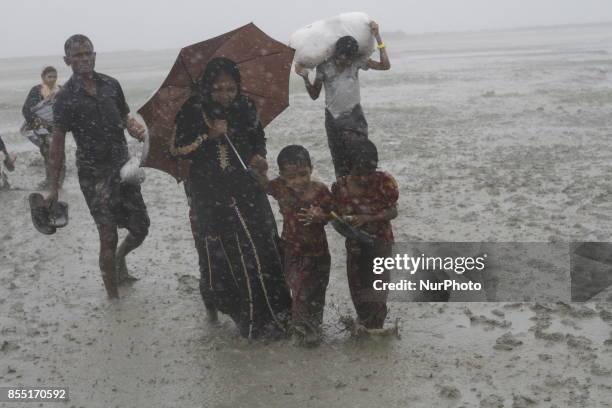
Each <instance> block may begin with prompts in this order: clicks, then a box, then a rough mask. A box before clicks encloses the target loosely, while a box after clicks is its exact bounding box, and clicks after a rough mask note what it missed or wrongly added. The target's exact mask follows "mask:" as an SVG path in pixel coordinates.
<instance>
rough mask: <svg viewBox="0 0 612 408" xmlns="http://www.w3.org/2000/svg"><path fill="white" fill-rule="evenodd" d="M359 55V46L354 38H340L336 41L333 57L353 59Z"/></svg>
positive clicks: (348, 36)
mask: <svg viewBox="0 0 612 408" xmlns="http://www.w3.org/2000/svg"><path fill="white" fill-rule="evenodd" d="M358 54H359V44H358V43H357V40H356V39H355V37H352V36H350V35H347V36H344V37H341V38H340V39H339V40H338V41H336V51H335V55H338V56H339V55H342V56H344V57H346V58H355V57H356V56H357V55H358Z"/></svg>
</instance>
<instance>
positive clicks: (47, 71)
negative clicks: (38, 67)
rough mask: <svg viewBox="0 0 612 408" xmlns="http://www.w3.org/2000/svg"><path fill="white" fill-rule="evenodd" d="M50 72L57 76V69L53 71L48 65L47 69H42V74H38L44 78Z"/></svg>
mask: <svg viewBox="0 0 612 408" xmlns="http://www.w3.org/2000/svg"><path fill="white" fill-rule="evenodd" d="M52 72H53V73H55V74H57V69H55V67H52V66H50V65H49V66H48V67H44V68H43V70H42V72H41V73H40V76H41V77H42V78H44V77H45V76H46V75H47V74H50V73H52Z"/></svg>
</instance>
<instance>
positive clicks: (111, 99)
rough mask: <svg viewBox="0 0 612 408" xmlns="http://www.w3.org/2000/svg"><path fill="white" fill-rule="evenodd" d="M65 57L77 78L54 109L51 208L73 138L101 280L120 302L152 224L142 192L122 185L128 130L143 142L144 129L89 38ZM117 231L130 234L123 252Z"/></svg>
mask: <svg viewBox="0 0 612 408" xmlns="http://www.w3.org/2000/svg"><path fill="white" fill-rule="evenodd" d="M64 52H65V56H64V61H65V62H66V65H68V66H70V67H71V68H72V76H71V77H70V80H68V82H67V83H66V84H65V85H64V87H63V88H62V90H61V91H60V92H59V93H58V95H57V99H56V101H55V105H54V106H53V116H54V120H55V127H54V128H53V137H52V142H51V149H50V161H51V169H52V171H51V180H52V182H51V192H50V193H49V196H48V197H47V202H48V203H49V204H51V203H52V202H55V201H57V199H58V190H59V180H60V170H61V164H62V157H64V148H65V146H64V145H65V137H66V133H67V132H72V135H73V137H74V140H75V142H76V145H77V151H76V165H77V170H78V176H79V184H80V186H81V191H82V192H83V195H84V196H85V201H86V202H87V206H88V207H89V211H90V213H91V215H92V217H93V219H94V221H95V222H96V225H97V227H98V232H99V234H100V269H101V270H102V279H103V280H104V286H105V288H106V292H107V293H108V296H109V297H110V298H117V297H118V295H119V294H118V290H117V287H118V285H120V284H122V283H126V282H129V281H133V280H135V278H133V277H131V276H130V275H129V274H128V270H127V266H126V263H125V256H126V255H127V254H128V253H130V252H131V251H133V250H134V249H136V248H138V247H139V246H140V244H142V242H143V241H144V239H145V237H146V236H147V234H148V231H149V223H150V221H149V216H148V214H147V208H146V206H145V203H144V201H143V199H142V195H141V193H140V186H137V185H136V186H135V185H129V184H121V179H120V176H119V170H120V169H121V167H122V166H123V164H125V163H126V162H127V161H128V159H129V155H128V149H127V142H126V139H125V134H124V129H127V131H128V132H129V134H130V135H131V136H132V137H134V138H135V139H137V140H139V141H143V140H144V134H145V129H144V127H143V126H142V125H140V124H139V123H138V122H137V121H136V120H135V119H134V118H132V117H131V116H130V115H129V108H128V105H127V103H126V101H125V96H124V95H123V90H122V89H121V85H119V82H117V80H116V79H114V78H111V77H109V76H107V75H103V74H100V73H98V72H96V71H95V70H94V67H95V62H96V53H95V52H94V47H93V43H92V42H91V41H90V40H89V38H87V37H86V36H84V35H81V34H76V35H73V36H72V37H70V38H68V40H66V43H65V44H64ZM117 228H127V230H128V231H129V234H128V235H127V237H126V238H125V240H124V241H123V242H122V243H121V245H120V246H119V248H118V249H117V241H118V236H117Z"/></svg>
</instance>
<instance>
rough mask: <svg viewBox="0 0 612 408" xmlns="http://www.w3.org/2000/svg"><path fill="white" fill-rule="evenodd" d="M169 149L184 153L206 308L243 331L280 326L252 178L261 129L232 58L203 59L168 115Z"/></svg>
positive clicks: (284, 298)
mask: <svg viewBox="0 0 612 408" xmlns="http://www.w3.org/2000/svg"><path fill="white" fill-rule="evenodd" d="M170 153H171V155H172V156H174V157H176V158H186V159H189V160H190V161H191V165H190V170H189V177H188V179H187V181H186V191H187V192H188V195H189V198H190V203H191V204H190V205H191V207H192V211H193V213H194V215H195V217H194V219H195V231H194V235H195V236H197V238H196V246H197V247H198V255H199V258H200V273H201V280H200V291H201V293H202V297H203V299H204V300H205V303H206V306H207V308H208V309H209V310H214V309H217V310H219V311H221V312H223V313H226V314H228V315H229V316H230V317H231V318H232V319H233V320H234V322H235V323H236V325H237V326H238V328H239V329H240V333H241V334H242V335H243V336H244V337H248V338H255V337H258V336H262V335H276V334H282V333H283V332H284V331H285V328H286V323H287V320H288V318H289V311H290V308H291V298H290V294H289V290H288V288H287V286H286V283H285V281H284V278H283V275H282V271H281V261H280V254H279V252H278V248H277V245H276V244H277V240H278V233H277V231H276V224H275V221H274V216H273V214H272V211H271V208H270V204H269V202H268V199H267V196H266V194H265V192H264V191H263V190H262V189H261V187H259V184H258V183H257V180H256V172H258V171H259V172H261V171H265V169H266V168H267V163H266V160H265V155H266V142H265V136H264V131H263V127H262V125H261V123H260V121H259V116H258V112H257V109H256V107H255V104H254V103H253V101H252V100H251V99H250V98H249V97H247V96H246V95H243V94H242V93H241V75H240V71H239V69H238V66H237V65H236V64H235V63H234V62H233V61H232V60H230V59H227V58H213V59H212V60H210V61H209V63H208V64H207V65H206V68H205V70H204V73H203V75H202V77H201V80H200V81H199V83H198V89H197V92H195V95H194V96H192V97H191V98H190V99H188V100H187V102H185V103H184V105H183V106H182V108H181V109H180V111H179V112H178V114H177V116H176V136H175V140H174V145H173V146H171V148H170ZM246 164H248V165H249V166H250V167H247V166H246ZM251 169H254V170H255V171H256V172H253V170H251Z"/></svg>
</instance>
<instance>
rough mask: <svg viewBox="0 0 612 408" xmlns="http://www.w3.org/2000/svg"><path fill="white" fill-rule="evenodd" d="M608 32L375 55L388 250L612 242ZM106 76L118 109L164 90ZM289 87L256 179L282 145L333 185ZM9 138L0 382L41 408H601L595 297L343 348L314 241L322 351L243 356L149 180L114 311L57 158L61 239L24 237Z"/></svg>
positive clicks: (269, 348) (406, 316)
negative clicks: (206, 300)
mask: <svg viewBox="0 0 612 408" xmlns="http://www.w3.org/2000/svg"><path fill="white" fill-rule="evenodd" d="M607 32H609V30H608V31H606V30H604V29H602V28H601V27H600V28H597V27H595V28H582V29H577V28H572V29H566V30H565V31H560V32H550V31H544V32H531V31H527V32H510V33H497V34H494V33H493V34H491V33H489V34H487V33H474V34H464V35H446V36H444V35H431V36H422V37H417V38H412V37H411V38H410V39H409V40H406V42H405V43H403V42H402V43H397V44H396V45H393V43H392V42H389V44H390V50H392V51H391V52H392V54H391V58H392V63H393V64H394V66H393V70H392V71H390V72H388V73H364V74H363V75H362V86H363V89H362V92H363V105H364V110H365V113H366V116H367V118H368V121H369V123H370V135H371V138H372V139H373V140H374V141H375V142H376V143H377V145H378V146H379V149H380V151H381V154H380V156H381V167H382V168H383V169H385V170H388V171H390V172H391V173H392V174H394V175H395V176H396V178H397V179H398V181H399V184H400V189H401V199H400V204H399V211H400V216H399V218H398V219H397V220H396V222H395V223H394V228H395V231H396V235H397V238H398V240H400V241H410V240H419V241H437V240H445V241H453V240H457V241H492V242H499V241H542V242H546V241H561V242H568V241H571V240H601V241H610V240H612V216H611V214H612V205H611V204H610V203H612V189H611V188H610V183H609V177H608V175H609V172H610V170H611V168H610V163H612V149H610V148H609V147H610V144H609V140H610V137H611V136H612V135H611V134H610V129H612V126H611V125H612V117H611V116H610V114H609V112H610V108H611V107H612V92H611V91H610V84H612V80H611V78H612V58H611V57H610V50H609V49H607V48H605V47H604V46H603V45H599V42H598V41H600V40H599V39H601V38H606V37H605V36H606V35H607V36H608V37H609V34H605V33H607ZM525 38H528V39H529V41H527V40H525ZM448 44H451V45H448ZM516 44H518V45H516ZM560 44H561V45H560ZM602 44H603V40H602ZM449 49H450V50H449ZM163 55H164V58H166V57H165V55H166V54H163ZM98 58H99V59H100V60H101V61H104V55H99V56H98ZM151 58H152V57H151ZM159 59H161V57H159ZM143 60H144V58H143ZM107 61H108V60H107ZM146 61H147V64H149V61H148V60H146ZM143 64H144V62H143ZM147 66H148V65H147ZM102 68H105V66H104V65H103V64H101V68H100V70H101V72H107V73H109V74H111V75H116V76H117V77H118V78H119V79H120V80H121V81H122V84H123V86H124V88H125V89H126V90H127V94H128V99H129V100H130V102H131V103H133V104H135V105H134V106H133V107H134V108H135V107H137V105H138V104H139V103H142V102H144V98H145V95H146V93H147V92H146V90H147V89H148V91H149V92H150V91H151V90H152V89H153V88H154V87H155V86H156V85H157V84H159V82H161V77H154V75H153V76H151V77H146V78H147V79H146V81H145V80H142V79H141V78H142V76H138V75H135V74H134V75H131V74H129V73H128V72H126V69H125V67H123V68H121V69H120V68H117V67H114V66H112V65H108V66H107V67H106V68H107V69H106V70H104V69H102ZM143 75H144V74H143ZM160 75H162V74H161V73H160ZM291 86H292V97H291V107H290V108H289V109H288V110H287V111H286V112H285V113H284V114H283V115H281V117H279V118H278V120H277V121H275V122H274V123H273V124H272V125H271V126H270V127H269V128H268V129H267V134H268V138H269V144H268V146H269V161H270V162H271V167H272V169H271V173H272V174H274V173H275V171H276V170H275V166H274V161H275V160H274V159H275V157H276V154H277V153H278V151H279V150H280V148H281V147H282V146H284V145H286V144H289V143H296V142H299V143H303V144H305V145H306V147H308V148H309V150H311V154H312V156H313V162H314V166H315V175H316V177H317V178H319V179H320V180H322V181H324V182H326V183H328V184H329V183H330V182H331V181H332V172H333V170H332V167H331V161H330V158H329V153H328V150H327V146H326V141H325V138H324V134H325V133H324V128H323V109H322V101H317V102H316V103H315V102H311V101H310V100H308V99H307V96H306V95H305V93H304V92H303V90H302V87H301V84H300V82H299V81H297V80H294V81H293V82H292V85H291ZM11 109H12V108H11ZM7 115H9V114H7ZM69 139H70V138H69ZM8 140H10V141H11V143H12V144H13V145H15V146H16V148H15V150H17V151H18V152H19V158H18V162H17V169H16V171H15V173H12V174H10V178H11V182H12V184H13V186H14V187H15V188H16V189H14V190H12V191H8V192H0V206H1V208H2V209H3V211H2V212H1V214H0V385H6V386H16V385H21V384H22V385H27V386H38V385H41V386H42V385H45V386H67V387H69V389H70V396H71V400H70V401H69V402H67V403H63V404H44V405H43V406H49V407H51V406H66V407H73V406H74V407H87V408H90V407H105V408H107V407H121V408H123V407H175V406H182V407H218V408H221V407H227V408H229V407H232V408H233V407H287V406H296V407H330V406H351V407H372V406H380V407H406V406H409V407H424V408H425V407H486V408H493V407H514V408H519V407H568V406H572V407H603V406H606V404H609V403H610V401H611V400H612V373H611V371H610V367H612V291H610V290H608V291H607V292H603V293H601V294H600V295H599V296H598V297H597V300H598V301H597V302H589V303H586V304H571V305H568V304H563V303H559V304H556V303H546V304H533V303H490V304H482V303H470V304H468V303H450V304H416V303H415V304H408V303H392V304H391V305H390V307H391V312H390V315H389V321H390V322H393V321H395V319H396V318H398V319H400V326H401V339H399V340H398V339H394V338H388V339H371V340H355V339H351V338H350V336H349V335H348V333H347V332H346V331H343V327H342V325H341V324H340V323H339V319H340V317H341V316H344V315H349V314H352V313H353V312H352V307H351V304H350V298H349V295H348V288H347V285H346V278H345V272H344V269H343V268H344V266H343V260H344V249H343V242H342V240H341V239H339V236H338V235H337V234H336V233H335V232H334V231H332V230H331V229H329V230H328V237H329V241H330V246H331V250H332V258H333V264H332V276H331V279H330V286H329V290H328V295H327V308H326V315H325V339H324V342H323V344H322V345H321V346H320V347H319V348H316V349H301V348H297V347H294V346H293V345H291V343H290V342H289V341H281V342H275V343H269V344H268V343H266V342H260V341H258V342H254V343H248V342H247V341H246V340H244V339H242V338H240V337H239V336H238V333H237V331H236V329H235V328H234V326H233V324H232V323H231V322H230V321H229V319H228V318H227V317H222V318H221V322H220V324H219V325H217V326H214V325H210V324H209V323H208V322H207V321H206V319H205V314H204V308H203V305H202V302H201V299H200V297H199V293H198V290H197V279H198V271H197V257H196V252H195V248H194V244H193V239H192V236H191V231H190V229H189V224H188V220H187V206H186V201H185V197H184V192H183V189H182V186H180V185H177V184H176V183H175V182H174V181H173V180H172V179H171V178H170V177H168V176H166V175H164V174H162V173H159V172H156V171H153V170H147V177H148V178H147V181H146V182H145V184H144V185H143V195H144V198H145V201H146V203H147V205H148V208H149V212H150V215H151V219H152V227H151V231H150V235H149V237H148V238H147V240H146V241H145V243H144V245H143V247H142V248H140V249H139V250H137V251H136V252H135V253H134V254H133V255H131V256H130V257H129V259H128V266H129V267H130V268H131V270H132V272H133V273H134V274H135V275H136V276H137V277H139V278H140V281H138V282H137V283H135V284H134V285H133V286H132V287H130V288H125V289H124V290H122V293H121V295H122V298H121V300H120V301H116V302H110V301H109V300H108V299H107V298H106V295H105V292H104V289H103V285H102V280H101V277H100V272H99V270H98V266H97V265H98V260H97V254H98V245H99V244H98V237H97V232H96V229H95V225H94V223H93V221H92V219H91V217H90V215H89V213H88V210H87V208H86V205H85V202H84V200H83V197H82V194H81V192H80V190H79V187H78V182H77V180H76V173H75V168H74V163H73V161H74V144H73V142H72V141H70V142H69V143H68V146H69V149H68V161H69V170H68V174H67V181H66V185H65V188H64V190H63V192H62V193H61V197H62V199H63V200H65V201H68V202H69V204H70V218H71V219H70V224H69V225H68V227H66V228H65V229H63V230H60V231H59V232H58V233H57V234H55V235H53V236H51V237H46V236H43V235H41V234H39V233H38V232H36V231H35V230H34V228H33V227H32V225H31V222H30V218H29V213H28V211H27V201H26V197H27V195H28V194H29V192H30V191H32V190H31V189H32V186H34V185H35V184H36V183H37V182H38V181H39V180H40V178H41V175H42V174H43V169H42V167H41V160H40V159H38V157H37V154H36V152H34V151H33V150H32V148H31V146H29V145H27V144H17V141H18V138H17V136H13V137H11V136H9V138H8ZM130 145H131V148H132V149H133V150H136V149H137V148H138V146H137V145H136V144H135V143H134V142H130ZM277 215H278V214H277ZM278 219H279V221H280V217H278ZM519 295H520V294H518V293H517V296H519ZM0 406H7V407H8V406H10V407H13V406H24V407H31V406H37V404H35V405H32V404H22V405H19V404H10V405H9V404H4V405H2V403H0Z"/></svg>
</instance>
